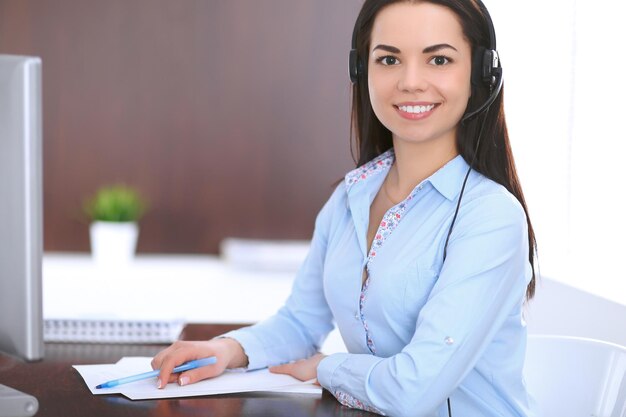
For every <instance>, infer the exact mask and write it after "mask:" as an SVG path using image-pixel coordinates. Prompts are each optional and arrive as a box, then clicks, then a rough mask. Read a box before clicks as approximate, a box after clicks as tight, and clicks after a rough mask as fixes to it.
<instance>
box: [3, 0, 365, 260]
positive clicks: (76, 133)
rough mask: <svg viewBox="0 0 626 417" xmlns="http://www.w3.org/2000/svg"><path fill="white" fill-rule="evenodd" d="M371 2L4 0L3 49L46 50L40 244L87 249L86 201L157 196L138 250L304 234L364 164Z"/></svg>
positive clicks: (213, 246) (207, 247)
mask: <svg viewBox="0 0 626 417" xmlns="http://www.w3.org/2000/svg"><path fill="white" fill-rule="evenodd" d="M361 3H362V1H361V0H341V1H337V0H315V1H313V0H309V1H293V0H264V1H258V0H177V1H172V0H106V1H102V0H54V1H37V0H0V53H10V54H28V55H38V56H41V57H42V60H43V86H44V87H43V92H44V199H45V200H44V213H45V214H44V224H45V245H44V246H45V250H47V251H88V250H89V240H88V227H87V221H86V219H84V218H83V217H82V212H81V204H82V201H83V200H84V198H85V197H86V196H88V195H90V194H91V193H93V192H94V191H95V190H96V188H98V187H99V186H100V185H102V184H107V183H112V182H126V183H128V184H130V185H133V186H136V187H138V188H139V189H140V190H141V191H142V192H143V193H144V194H145V195H146V196H147V197H148V198H149V200H150V202H151V210H150V211H149V213H148V214H147V215H146V217H145V218H144V220H143V221H142V223H141V235H140V240H139V248H138V250H139V251H140V252H162V253H166V252H173V253H176V252H179V253H180V252H189V253H207V252H208V253H214V252H216V251H217V249H218V243H219V241H220V240H221V239H222V238H224V237H227V236H240V237H258V238H308V237H310V235H311V232H312V228H313V221H314V218H315V215H316V213H317V212H318V210H319V209H320V208H321V206H322V205H323V203H324V202H325V200H326V199H327V198H328V196H329V195H330V193H331V192H332V189H333V183H334V182H335V181H336V180H338V179H339V178H341V176H343V174H344V173H345V172H346V171H347V170H349V169H351V168H352V167H353V161H352V158H351V155H350V147H349V137H348V136H349V88H350V85H349V79H348V73H347V60H348V50H349V48H350V36H351V32H352V26H353V23H354V20H355V18H356V15H357V13H358V9H359V7H360V5H361Z"/></svg>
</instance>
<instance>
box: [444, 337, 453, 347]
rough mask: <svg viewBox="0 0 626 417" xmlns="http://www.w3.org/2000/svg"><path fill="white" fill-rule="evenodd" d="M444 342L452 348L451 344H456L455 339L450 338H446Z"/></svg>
mask: <svg viewBox="0 0 626 417" xmlns="http://www.w3.org/2000/svg"><path fill="white" fill-rule="evenodd" d="M444 342H446V345H448V346H450V345H451V344H453V343H454V339H453V338H451V337H450V336H448V337H446V338H445V340H444Z"/></svg>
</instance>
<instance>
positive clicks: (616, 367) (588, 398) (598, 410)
mask: <svg viewBox="0 0 626 417" xmlns="http://www.w3.org/2000/svg"><path fill="white" fill-rule="evenodd" d="M524 377H525V379H526V386H527V387H528V391H529V392H530V393H531V395H532V396H533V397H534V399H535V400H536V401H537V405H538V408H539V414H538V416H539V417H561V416H563V417H564V416H567V417H626V348H625V347H623V346H619V345H616V344H613V343H608V342H602V341H599V340H594V339H587V338H581V337H570V336H548V335H530V336H529V337H528V348H527V351H526V364H525V367H524Z"/></svg>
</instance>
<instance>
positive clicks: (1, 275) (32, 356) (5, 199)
mask: <svg viewBox="0 0 626 417" xmlns="http://www.w3.org/2000/svg"><path fill="white" fill-rule="evenodd" d="M41 120H42V118H41V60H40V59H39V58H36V57H24V56H11V55H0V351H3V352H6V353H10V354H14V355H17V356H20V357H22V358H24V359H26V360H37V359H41V358H42V357H43V323H42V322H43V318H42V303H41V286H42V284H41V273H42V253H43V217H42V145H41V137H42V126H41Z"/></svg>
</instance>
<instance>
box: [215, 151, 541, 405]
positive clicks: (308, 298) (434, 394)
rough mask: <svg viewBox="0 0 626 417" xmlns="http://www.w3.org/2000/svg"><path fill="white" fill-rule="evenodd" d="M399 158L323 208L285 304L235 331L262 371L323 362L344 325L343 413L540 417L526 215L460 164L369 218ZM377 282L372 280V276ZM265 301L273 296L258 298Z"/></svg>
mask: <svg viewBox="0 0 626 417" xmlns="http://www.w3.org/2000/svg"><path fill="white" fill-rule="evenodd" d="M393 161H394V153H393V150H390V151H388V152H386V153H384V154H382V155H380V156H379V157H377V158H376V159H374V160H372V161H371V162H369V163H367V164H365V165H363V166H362V167H360V168H357V169H355V170H354V171H352V172H350V173H348V175H346V178H345V180H344V181H343V182H342V183H341V184H340V185H339V186H338V187H337V189H336V190H335V192H334V193H333V195H332V196H331V197H330V199H329V200H328V202H327V203H326V204H325V206H324V207H323V209H322V210H321V212H320V213H319V215H318V217H317V219H316V222H315V231H314V234H313V239H312V244H311V250H310V253H309V255H308V257H307V259H306V260H305V262H304V263H303V265H302V267H301V269H300V270H299V272H298V274H297V277H296V279H295V282H294V285H293V290H292V293H291V295H290V297H289V298H288V300H287V302H286V304H285V306H284V307H283V308H281V309H280V310H279V312H278V313H277V314H276V315H274V316H273V317H271V318H269V319H267V320H265V321H263V322H261V323H258V324H256V325H254V326H252V327H249V328H245V329H241V330H237V331H234V332H230V333H228V334H227V335H226V336H228V337H233V338H234V339H236V340H238V341H239V342H240V343H241V345H242V346H243V348H244V351H245V353H246V354H247V356H248V360H249V366H248V369H258V368H262V367H266V366H272V365H276V364H280V363H285V362H289V361H293V360H297V359H303V358H307V357H309V356H311V355H312V354H314V353H315V352H316V351H318V350H319V348H320V346H321V345H322V343H323V341H324V339H325V337H326V336H327V334H328V333H329V332H330V331H331V330H332V329H333V327H334V326H335V325H336V326H337V327H338V329H339V331H340V333H341V336H342V338H343V340H344V342H345V344H346V347H347V350H348V352H349V353H337V354H332V355H329V356H327V357H326V358H324V359H323V360H322V361H321V362H320V364H319V366H318V369H317V374H318V380H319V382H320V384H321V385H322V386H323V387H324V388H326V389H327V390H328V391H330V392H331V393H333V395H335V397H337V399H338V400H339V401H340V402H342V403H343V404H345V405H349V406H351V407H355V408H361V409H365V410H369V411H374V412H377V413H380V414H385V415H390V416H439V417H445V416H447V415H448V410H447V404H446V399H447V398H448V397H449V398H450V400H451V406H452V415H453V416H457V417H479V416H480V417H491V416H493V417H496V416H498V417H502V416H506V417H509V416H517V417H519V416H531V415H534V414H533V413H532V412H531V408H532V407H531V403H532V400H531V398H530V397H529V395H528V393H527V391H526V387H525V383H524V380H523V377H522V369H523V365H524V357H525V352H526V327H525V323H524V320H523V318H522V306H523V303H524V297H525V292H526V286H527V284H528V282H529V281H530V278H531V266H530V263H529V261H528V233H527V224H526V217H525V214H524V211H523V209H522V207H521V205H520V204H519V202H518V201H517V200H516V199H515V197H514V196H513V195H511V194H510V193H509V192H508V191H507V190H506V189H505V188H504V187H502V186H501V185H499V184H497V183H495V182H494V181H491V180H489V179H487V178H486V177H484V176H483V175H481V174H479V173H477V172H476V171H472V172H471V173H470V176H469V180H468V183H467V186H466V189H465V191H464V195H463V199H462V202H461V208H460V211H459V213H458V218H457V220H456V223H455V225H454V229H453V231H452V235H451V237H450V241H449V243H448V248H447V258H446V260H445V263H444V262H443V249H444V244H445V240H446V236H447V233H448V229H449V227H450V223H451V221H452V217H453V214H454V211H455V208H456V203H457V201H458V197H459V194H460V189H461V185H462V183H463V178H464V176H465V174H466V173H467V170H468V169H469V167H468V165H467V163H466V162H465V161H464V160H463V158H462V157H461V156H457V157H456V158H454V159H453V160H451V161H450V162H448V163H447V164H446V165H445V166H444V167H442V168H441V169H439V170H438V171H437V172H435V173H434V174H433V175H432V176H430V177H429V178H427V179H426V180H424V181H423V182H422V183H421V184H419V185H418V186H417V187H416V188H415V189H414V190H413V192H412V193H411V194H410V196H409V197H407V199H405V200H404V201H403V202H401V203H399V204H398V205H396V206H394V207H392V208H391V209H390V210H389V211H388V212H387V213H386V214H385V216H384V217H383V221H382V222H381V226H380V227H379V229H378V233H377V234H376V237H375V239H374V242H373V244H372V247H371V248H367V238H366V234H367V230H368V224H369V210H370V205H371V203H372V201H373V200H374V197H375V196H376V194H377V192H378V190H379V189H380V187H381V185H382V183H383V180H384V179H385V177H386V175H387V173H388V172H389V167H390V166H391V165H392V163H393ZM364 268H365V270H366V271H367V276H368V279H367V281H366V283H365V284H363V280H362V277H363V271H364ZM259 302H263V300H259Z"/></svg>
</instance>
